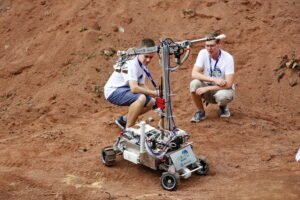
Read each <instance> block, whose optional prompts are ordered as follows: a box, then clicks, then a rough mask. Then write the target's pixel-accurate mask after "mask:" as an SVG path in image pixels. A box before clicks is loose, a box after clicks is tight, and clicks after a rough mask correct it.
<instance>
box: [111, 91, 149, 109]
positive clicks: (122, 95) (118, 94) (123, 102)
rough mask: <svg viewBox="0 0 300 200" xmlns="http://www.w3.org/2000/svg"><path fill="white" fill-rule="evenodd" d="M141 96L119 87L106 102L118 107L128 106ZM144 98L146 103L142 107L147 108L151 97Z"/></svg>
mask: <svg viewBox="0 0 300 200" xmlns="http://www.w3.org/2000/svg"><path fill="white" fill-rule="evenodd" d="M141 95H142V94H140V93H136V94H135V93H132V92H131V90H130V88H129V87H120V88H117V89H116V90H115V91H114V92H113V93H112V94H111V95H109V97H108V98H107V100H108V101H109V102H110V103H112V104H115V105H118V106H130V105H131V104H132V103H133V102H135V101H136V100H137V99H138V98H139V97H140V96H141ZM145 96H146V103H145V105H144V107H146V106H147V104H148V103H149V101H150V100H151V97H149V96H147V95H145Z"/></svg>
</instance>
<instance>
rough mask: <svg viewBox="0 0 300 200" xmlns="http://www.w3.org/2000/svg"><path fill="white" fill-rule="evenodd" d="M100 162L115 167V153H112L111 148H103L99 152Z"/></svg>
mask: <svg viewBox="0 0 300 200" xmlns="http://www.w3.org/2000/svg"><path fill="white" fill-rule="evenodd" d="M101 161H102V163H103V164H105V165H106V166H113V165H115V163H116V162H115V161H116V152H115V151H114V149H113V147H105V148H103V149H102V152H101Z"/></svg>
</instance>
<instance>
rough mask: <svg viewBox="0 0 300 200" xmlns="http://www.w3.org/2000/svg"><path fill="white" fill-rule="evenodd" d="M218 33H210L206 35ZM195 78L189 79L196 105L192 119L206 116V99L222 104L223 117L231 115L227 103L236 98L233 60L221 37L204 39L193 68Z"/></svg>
mask: <svg viewBox="0 0 300 200" xmlns="http://www.w3.org/2000/svg"><path fill="white" fill-rule="evenodd" d="M217 36H218V34H217V33H215V32H212V33H209V34H208V35H207V36H206V37H207V38H215V37H217ZM192 78H193V79H194V80H192V81H191V83H190V92H191V95H192V99H193V101H194V103H195V105H196V107H197V111H196V113H195V114H194V116H193V118H192V119H191V122H194V123H197V122H200V121H201V120H204V119H205V110H204V106H203V100H204V101H205V102H207V103H212V104H217V105H218V106H219V115H220V117H230V111H229V108H228V103H229V102H231V101H232V100H233V98H234V85H233V78H234V60H233V57H232V56H231V55H230V54H229V53H228V52H226V51H224V50H222V49H221V43H220V40H209V41H206V42H205V49H202V50H200V52H199V54H198V57H197V60H196V63H195V64H194V67H193V71H192Z"/></svg>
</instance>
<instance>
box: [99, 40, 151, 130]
mask: <svg viewBox="0 0 300 200" xmlns="http://www.w3.org/2000/svg"><path fill="white" fill-rule="evenodd" d="M153 46H155V43H154V41H153V40H152V39H149V38H145V39H143V40H142V41H141V43H140V48H147V47H153ZM154 54H155V53H148V54H140V55H138V56H136V57H135V58H133V59H132V60H129V61H127V62H126V63H125V64H124V66H123V67H124V69H127V70H121V71H114V72H113V73H112V75H111V76H110V78H109V80H108V81H107V83H106V84H105V86H104V96H105V98H106V99H107V100H108V101H109V102H110V103H112V104H115V105H120V106H129V110H128V113H127V115H126V116H121V117H120V118H119V119H117V120H116V121H115V122H116V124H117V125H118V126H119V127H121V128H122V129H124V130H125V131H126V129H128V128H129V127H131V126H133V125H134V124H135V122H136V120H137V118H138V116H139V115H141V114H143V113H145V112H147V111H149V110H151V108H152V107H153V105H154V104H155V99H154V98H152V97H155V96H157V91H156V90H151V89H149V88H148V87H147V86H146V85H145V77H146V72H147V73H148V68H147V65H148V64H149V63H150V62H151V60H152V58H153V56H154ZM149 74H150V73H149ZM150 76H151V75H150Z"/></svg>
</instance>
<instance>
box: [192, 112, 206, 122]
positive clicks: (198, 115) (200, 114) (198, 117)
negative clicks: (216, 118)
mask: <svg viewBox="0 0 300 200" xmlns="http://www.w3.org/2000/svg"><path fill="white" fill-rule="evenodd" d="M204 119H205V111H203V110H199V111H198V112H196V113H195V114H194V116H193V118H192V119H191V122H193V123H197V122H200V121H202V120H204Z"/></svg>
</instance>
